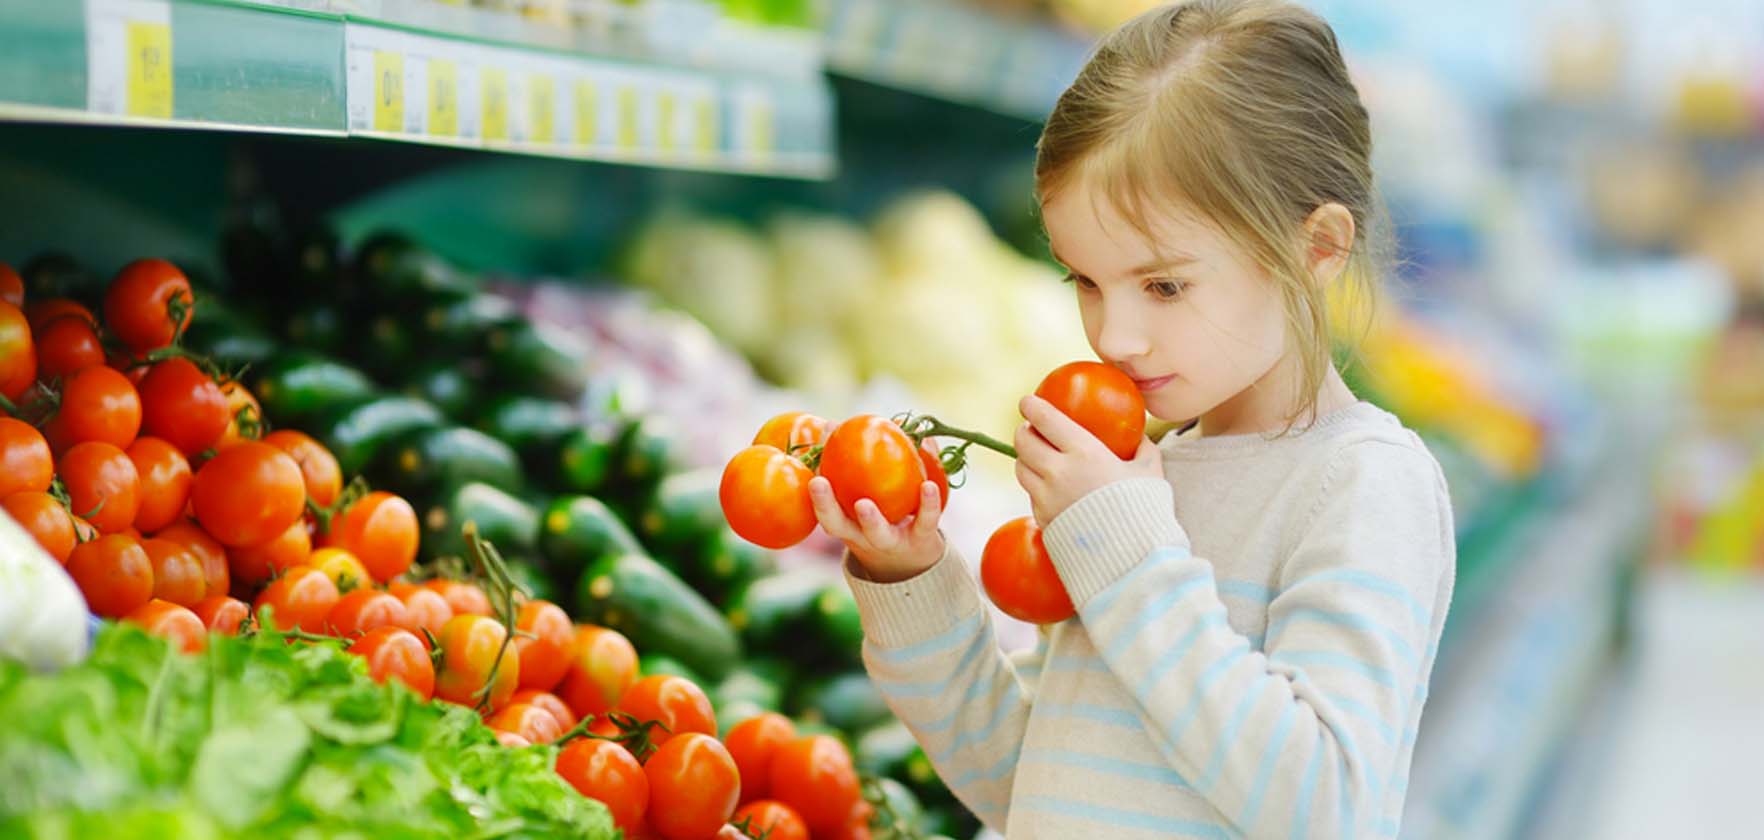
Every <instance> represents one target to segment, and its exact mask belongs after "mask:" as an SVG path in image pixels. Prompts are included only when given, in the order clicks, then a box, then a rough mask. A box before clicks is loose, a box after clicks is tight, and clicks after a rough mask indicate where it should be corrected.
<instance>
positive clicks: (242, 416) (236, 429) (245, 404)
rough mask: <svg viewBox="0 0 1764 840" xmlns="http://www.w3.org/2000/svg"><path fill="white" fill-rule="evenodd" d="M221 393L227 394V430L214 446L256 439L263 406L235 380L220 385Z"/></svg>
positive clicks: (225, 445)
mask: <svg viewBox="0 0 1764 840" xmlns="http://www.w3.org/2000/svg"><path fill="white" fill-rule="evenodd" d="M221 393H223V394H225V395H227V430H226V431H225V432H222V433H221V439H220V443H217V444H215V448H217V449H224V448H226V447H227V446H228V445H229V444H233V443H238V442H239V441H242V440H256V439H257V438H258V437H259V433H261V432H262V430H263V406H261V405H258V404H257V398H256V397H254V396H251V392H250V391H247V390H245V386H244V385H241V384H239V383H238V382H236V381H232V380H228V381H227V383H226V384H225V385H222V386H221ZM295 460H299V459H298V458H296V459H295Z"/></svg>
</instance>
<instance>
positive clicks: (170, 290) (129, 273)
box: [104, 259, 196, 353]
mask: <svg viewBox="0 0 1764 840" xmlns="http://www.w3.org/2000/svg"><path fill="white" fill-rule="evenodd" d="M195 303H196V297H195V294H194V293H192V292H191V291H190V281H189V280H188V279H186V278H185V277H184V272H182V271H179V270H178V267H177V266H175V265H172V264H171V263H169V262H166V261H165V260H152V259H149V260H135V261H134V262H132V263H129V264H128V265H126V266H123V270H122V271H121V272H118V273H117V275H116V279H115V280H112V281H111V282H110V290H109V291H107V292H105V293H104V322H105V323H106V324H108V325H110V331H111V332H112V333H115V334H116V337H117V338H119V339H122V342H123V343H124V344H127V345H128V346H129V348H130V349H132V350H134V351H135V352H137V353H141V352H145V351H148V350H154V349H158V348H160V347H164V346H166V345H168V344H171V343H172V338H173V337H174V336H176V335H177V333H178V331H179V330H180V329H182V328H183V327H184V326H185V325H186V324H188V323H190V314H191V312H193V311H194V310H195ZM174 310H181V311H177V312H174Z"/></svg>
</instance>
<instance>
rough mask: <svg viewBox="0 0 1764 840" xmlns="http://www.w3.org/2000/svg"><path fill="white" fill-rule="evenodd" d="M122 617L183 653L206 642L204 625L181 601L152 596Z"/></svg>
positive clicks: (195, 649) (206, 632)
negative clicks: (166, 641)
mask: <svg viewBox="0 0 1764 840" xmlns="http://www.w3.org/2000/svg"><path fill="white" fill-rule="evenodd" d="M123 620H124V621H132V622H134V623H136V624H139V625H141V626H142V627H143V628H145V629H146V630H147V632H148V633H150V634H152V635H154V636H158V637H159V638H161V639H166V640H168V641H170V642H171V643H172V645H173V646H174V647H176V648H177V649H179V650H181V651H183V652H185V653H200V652H202V649H203V648H204V647H206V646H207V644H208V627H207V626H206V625H204V624H203V623H202V619H201V618H198V617H197V615H196V614H195V613H193V612H191V611H190V608H189V607H186V606H184V605H182V604H174V603H172V602H170V601H166V600H162V599H159V598H154V599H153V600H151V601H148V602H147V603H145V604H142V605H141V606H140V607H138V608H137V609H135V610H134V611H132V612H130V613H129V614H128V615H125V616H123Z"/></svg>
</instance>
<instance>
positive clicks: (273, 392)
mask: <svg viewBox="0 0 1764 840" xmlns="http://www.w3.org/2000/svg"><path fill="white" fill-rule="evenodd" d="M375 391H376V388H375V386H374V383H373V380H370V379H368V378H367V375H366V374H364V373H362V372H361V371H359V370H356V369H355V368H353V367H350V366H348V365H346V364H343V363H342V362H339V361H336V360H334V359H329V358H326V357H324V356H321V355H318V354H316V353H298V352H297V353H288V354H284V355H281V356H277V357H275V358H273V359H271V360H269V362H268V363H266V364H265V365H263V366H262V367H260V368H258V370H257V372H256V375H255V377H254V378H253V379H252V383H251V393H253V394H255V395H256V396H257V399H258V401H259V402H260V403H262V404H263V411H264V414H265V416H267V417H268V418H269V419H270V421H271V422H273V423H275V424H276V425H278V426H288V427H294V428H307V424H309V423H310V422H312V421H314V420H316V419H318V417H319V416H320V415H321V414H324V413H327V412H330V411H332V410H335V409H336V408H337V407H339V406H341V405H343V404H345V403H354V402H360V401H363V400H367V399H369V398H370V397H373V396H374V394H375ZM333 453H335V450H334V449H333ZM338 457H339V459H341V457H342V456H341V455H339V456H338ZM359 468H360V467H359V466H358V467H357V469H359ZM344 472H345V473H348V472H350V470H349V469H347V468H345V470H344Z"/></svg>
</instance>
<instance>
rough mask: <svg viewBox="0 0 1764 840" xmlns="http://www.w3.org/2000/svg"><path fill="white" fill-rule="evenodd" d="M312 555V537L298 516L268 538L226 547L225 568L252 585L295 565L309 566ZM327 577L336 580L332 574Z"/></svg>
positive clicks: (235, 577) (236, 578)
mask: <svg viewBox="0 0 1764 840" xmlns="http://www.w3.org/2000/svg"><path fill="white" fill-rule="evenodd" d="M312 554H313V551H312V537H310V536H307V533H306V523H305V522H303V521H301V520H298V519H297V520H295V521H294V524H292V525H289V526H288V527H287V528H285V529H283V530H282V533H280V534H278V535H276V536H275V537H273V538H271V539H268V540H265V541H264V542H260V543H258V544H257V545H247V546H241V547H238V548H229V549H227V550H226V557H227V570H228V574H229V575H230V576H231V577H232V578H233V579H234V580H237V581H240V582H242V583H245V584H247V585H252V586H255V585H256V584H259V583H263V582H264V581H266V580H269V579H270V578H272V577H275V576H276V575H279V574H281V573H282V572H285V571H287V570H289V569H292V568H294V567H295V566H304V565H308V563H307V561H308V560H310V559H311V558H312ZM327 576H328V577H330V578H331V582H332V583H336V582H337V578H336V576H335V575H329V574H327Z"/></svg>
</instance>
